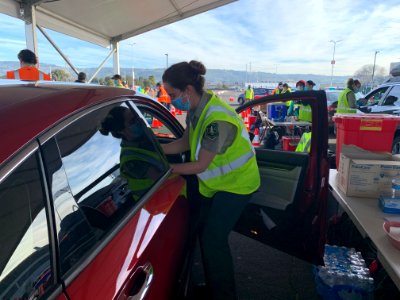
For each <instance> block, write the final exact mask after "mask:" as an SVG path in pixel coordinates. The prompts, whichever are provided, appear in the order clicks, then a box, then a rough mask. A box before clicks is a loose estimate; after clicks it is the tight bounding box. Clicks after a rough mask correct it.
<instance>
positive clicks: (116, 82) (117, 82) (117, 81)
mask: <svg viewBox="0 0 400 300" xmlns="http://www.w3.org/2000/svg"><path fill="white" fill-rule="evenodd" d="M111 79H112V80H114V86H115V87H119V88H124V87H125V86H124V85H123V83H122V77H121V75H119V74H115V75H114V76H113V77H111Z"/></svg>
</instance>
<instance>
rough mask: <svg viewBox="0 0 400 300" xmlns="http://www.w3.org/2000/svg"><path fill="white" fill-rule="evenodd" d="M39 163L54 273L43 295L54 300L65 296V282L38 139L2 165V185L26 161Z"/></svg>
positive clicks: (0, 180) (51, 264)
mask: <svg viewBox="0 0 400 300" xmlns="http://www.w3.org/2000/svg"><path fill="white" fill-rule="evenodd" d="M33 156H36V157H34V159H36V161H37V167H38V173H39V176H40V183H41V187H42V191H43V197H44V199H43V200H44V207H45V213H46V221H47V230H48V238H49V248H50V251H49V255H50V268H51V271H52V272H53V281H52V287H51V288H50V289H49V290H48V291H46V293H45V294H44V295H43V296H44V297H45V299H54V298H57V297H58V296H60V295H62V294H63V282H62V280H60V277H59V270H58V267H57V251H56V249H57V244H56V243H57V241H56V239H55V223H54V214H53V213H52V212H53V207H52V205H51V199H50V197H49V189H48V185H47V180H46V179H45V177H46V174H45V169H44V161H43V156H42V152H41V149H40V144H39V142H38V140H37V139H34V140H31V141H29V142H28V143H27V144H26V145H25V146H24V147H22V148H21V149H20V150H19V151H18V152H17V153H15V154H14V155H12V156H11V157H10V158H9V159H7V160H6V161H5V162H3V163H2V164H1V165H0V184H2V183H3V182H4V181H5V180H7V178H8V177H9V176H10V175H12V173H13V172H14V171H15V170H17V169H18V168H19V167H20V166H21V165H22V164H23V163H24V162H25V161H27V160H28V159H30V158H32V157H33Z"/></svg>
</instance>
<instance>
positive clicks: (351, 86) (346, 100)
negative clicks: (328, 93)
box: [336, 78, 361, 114]
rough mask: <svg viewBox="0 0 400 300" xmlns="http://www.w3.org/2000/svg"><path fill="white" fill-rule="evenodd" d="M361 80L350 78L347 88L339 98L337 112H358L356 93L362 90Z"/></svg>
mask: <svg viewBox="0 0 400 300" xmlns="http://www.w3.org/2000/svg"><path fill="white" fill-rule="evenodd" d="M360 88H361V82H360V81H359V80H357V79H356V80H354V79H353V78H349V79H348V80H347V88H346V89H344V90H343V91H342V92H341V93H340V95H339V99H338V105H337V108H336V113H338V114H355V113H357V102H356V93H358V92H359V91H360Z"/></svg>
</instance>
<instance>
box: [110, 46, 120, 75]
mask: <svg viewBox="0 0 400 300" xmlns="http://www.w3.org/2000/svg"><path fill="white" fill-rule="evenodd" d="M111 45H112V49H113V50H114V56H113V71H114V74H120V71H121V70H120V67H119V42H117V41H112V43H111Z"/></svg>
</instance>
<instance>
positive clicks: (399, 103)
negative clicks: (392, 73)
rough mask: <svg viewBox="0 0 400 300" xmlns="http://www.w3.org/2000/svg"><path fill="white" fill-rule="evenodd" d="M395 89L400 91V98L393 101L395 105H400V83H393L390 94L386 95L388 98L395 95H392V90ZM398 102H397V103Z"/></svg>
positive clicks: (399, 93)
mask: <svg viewBox="0 0 400 300" xmlns="http://www.w3.org/2000/svg"><path fill="white" fill-rule="evenodd" d="M394 90H396V92H398V93H397V94H398V95H399V97H397V99H398V100H397V101H395V102H393V104H392V105H393V106H400V99H399V98H400V85H397V84H396V85H393V86H392V88H391V89H390V91H389V92H388V94H387V96H386V99H387V98H389V97H390V96H393V95H392V91H394ZM386 99H385V100H386ZM396 103H397V104H396Z"/></svg>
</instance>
